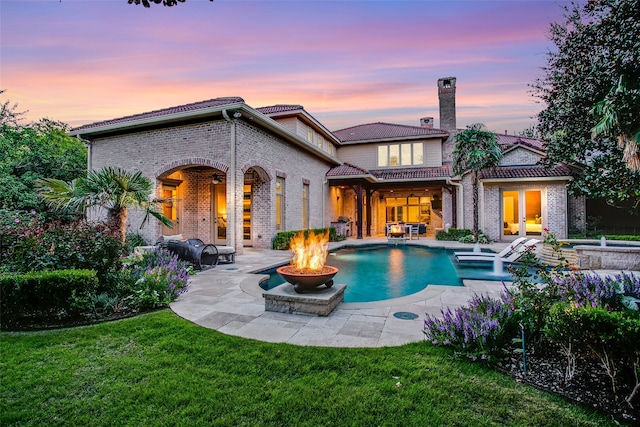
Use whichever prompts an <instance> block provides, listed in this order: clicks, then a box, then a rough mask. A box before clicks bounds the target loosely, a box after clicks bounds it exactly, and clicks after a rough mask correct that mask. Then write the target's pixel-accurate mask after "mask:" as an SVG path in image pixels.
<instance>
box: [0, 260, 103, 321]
mask: <svg viewBox="0 0 640 427" xmlns="http://www.w3.org/2000/svg"><path fill="white" fill-rule="evenodd" d="M97 288H98V278H97V277H96V273H95V271H91V270H57V271H33V272H29V273H25V274H17V273H3V274H0V292H1V293H2V301H1V303H0V306H1V310H2V324H3V327H4V326H5V325H6V324H7V323H8V324H9V325H13V324H15V323H16V322H17V321H19V320H20V319H21V318H31V319H35V320H37V319H46V318H49V317H57V318H65V317H73V316H77V315H78V314H79V313H81V312H83V311H85V310H86V309H87V308H88V307H89V304H90V299H91V295H93V294H94V293H95V291H96V289H97Z"/></svg>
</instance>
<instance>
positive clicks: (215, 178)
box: [211, 174, 222, 184]
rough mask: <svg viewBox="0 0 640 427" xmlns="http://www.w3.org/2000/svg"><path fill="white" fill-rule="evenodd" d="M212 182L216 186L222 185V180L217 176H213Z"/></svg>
mask: <svg viewBox="0 0 640 427" xmlns="http://www.w3.org/2000/svg"><path fill="white" fill-rule="evenodd" d="M211 182H212V183H214V184H221V183H222V178H221V177H219V176H218V175H216V174H213V175H211Z"/></svg>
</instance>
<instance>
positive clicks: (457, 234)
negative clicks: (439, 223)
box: [436, 227, 473, 241]
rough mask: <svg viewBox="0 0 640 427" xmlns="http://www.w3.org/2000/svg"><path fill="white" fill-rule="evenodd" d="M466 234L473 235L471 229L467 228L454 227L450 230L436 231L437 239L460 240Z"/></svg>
mask: <svg viewBox="0 0 640 427" xmlns="http://www.w3.org/2000/svg"><path fill="white" fill-rule="evenodd" d="M464 236H473V233H472V232H471V230H469V229H467V228H460V229H458V228H453V227H451V228H450V229H449V230H448V231H444V230H440V231H438V232H437V233H436V240H448V241H459V240H460V239H461V238H462V237H464Z"/></svg>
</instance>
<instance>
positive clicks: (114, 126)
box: [67, 102, 342, 166]
mask: <svg viewBox="0 0 640 427" xmlns="http://www.w3.org/2000/svg"><path fill="white" fill-rule="evenodd" d="M224 110H228V111H241V112H243V113H246V114H247V115H248V116H249V117H250V118H251V119H252V120H253V121H254V122H259V123H260V124H261V125H262V126H264V127H265V128H267V129H269V130H271V131H272V132H274V133H275V134H277V135H280V136H282V137H284V138H286V139H288V140H289V141H291V142H293V143H294V144H295V145H297V146H299V147H301V148H303V149H305V150H306V151H310V152H312V153H314V154H315V155H316V156H318V157H320V158H322V159H323V160H326V161H327V162H329V163H330V164H333V165H336V166H338V165H341V164H342V163H341V162H340V161H339V160H338V159H336V158H335V157H333V156H332V155H330V154H329V153H326V152H324V151H322V150H319V149H318V148H317V147H316V146H315V145H313V144H309V143H308V142H307V141H306V140H303V139H302V138H301V137H299V136H298V135H296V134H294V133H293V132H291V131H290V130H288V129H287V128H285V127H284V126H282V125H281V124H279V123H278V122H277V121H275V120H273V119H272V118H270V117H268V116H266V115H264V114H262V113H260V112H259V111H257V110H255V109H253V108H251V107H249V106H248V105H247V104H245V103H244V102H234V103H231V104H224V105H218V106H215V107H207V108H201V109H198V110H193V111H181V112H179V113H171V114H164V115H161V116H156V117H145V118H140V119H133V120H130V121H127V122H124V123H110V124H106V125H103V126H96V127H92V128H89V129H86V130H82V129H76V130H71V131H69V132H68V133H67V135H68V136H72V137H77V138H81V139H91V138H95V137H99V136H100V135H104V134H108V133H111V132H115V131H122V130H125V131H131V130H134V129H136V128H144V127H147V126H153V125H161V124H171V123H179V122H181V121H185V120H192V119H198V118H205V117H209V116H214V115H218V114H220V115H222V112H223V111H224Z"/></svg>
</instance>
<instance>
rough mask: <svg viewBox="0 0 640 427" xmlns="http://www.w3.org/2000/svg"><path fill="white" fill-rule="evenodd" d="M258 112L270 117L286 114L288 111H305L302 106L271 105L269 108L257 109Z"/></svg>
mask: <svg viewBox="0 0 640 427" xmlns="http://www.w3.org/2000/svg"><path fill="white" fill-rule="evenodd" d="M256 110H257V111H260V112H261V113H262V114H265V115H267V116H268V115H269V114H276V113H284V112H287V111H300V110H304V107H303V106H302V105H294V104H277V105H270V106H268V107H260V108H256Z"/></svg>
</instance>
